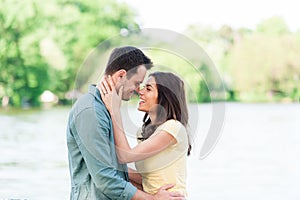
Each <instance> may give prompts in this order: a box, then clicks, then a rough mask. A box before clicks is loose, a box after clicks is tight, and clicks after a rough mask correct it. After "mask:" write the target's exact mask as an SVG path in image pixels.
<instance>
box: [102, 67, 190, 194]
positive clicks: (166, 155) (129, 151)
mask: <svg viewBox="0 0 300 200" xmlns="http://www.w3.org/2000/svg"><path fill="white" fill-rule="evenodd" d="M138 92H139V95H140V102H139V106H138V110H139V111H143V112H145V116H144V119H143V127H142V128H141V130H140V131H139V132H138V135H137V139H138V145H137V146H135V147H134V148H131V147H130V146H129V144H128V141H127V139H126V136H125V132H124V130H123V124H122V119H121V114H120V105H121V96H122V88H121V89H120V90H119V94H117V93H116V90H115V88H114V83H113V81H112V79H111V77H108V79H107V80H104V81H103V82H102V84H100V93H101V97H102V99H103V101H104V103H105V105H106V107H107V109H108V110H109V112H110V114H111V118H112V122H113V129H114V138H115V145H116V150H117V155H118V159H119V162H121V163H130V162H135V164H136V168H137V171H138V172H139V173H141V175H142V183H143V188H144V191H145V192H147V193H150V194H155V193H156V192H157V191H158V189H159V188H160V187H161V186H163V185H166V184H170V183H174V184H175V186H174V188H172V189H171V190H174V191H179V192H181V193H182V194H184V195H185V196H187V191H186V157H187V155H189V154H190V150H191V145H190V142H189V137H188V133H187V126H188V110H187V104H186V97H185V90H184V83H183V81H182V80H181V79H180V78H179V77H177V76H176V75H174V74H172V73H166V72H155V73H152V74H150V75H149V78H148V80H147V82H146V84H145V86H144V87H141V88H140V89H139V91H138Z"/></svg>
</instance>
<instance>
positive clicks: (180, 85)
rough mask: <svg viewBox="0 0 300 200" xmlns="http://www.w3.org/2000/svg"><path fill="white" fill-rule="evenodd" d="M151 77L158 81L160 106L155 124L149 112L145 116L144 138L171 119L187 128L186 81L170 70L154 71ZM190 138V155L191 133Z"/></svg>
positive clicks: (189, 149)
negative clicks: (152, 122)
mask: <svg viewBox="0 0 300 200" xmlns="http://www.w3.org/2000/svg"><path fill="white" fill-rule="evenodd" d="M149 77H153V78H154V79H155V82H156V87H157V91H158V97H157V102H158V106H157V109H156V112H157V113H156V122H155V123H154V124H151V125H150V123H151V119H150V117H149V115H148V113H146V114H145V116H144V118H143V123H144V124H143V127H142V136H143V139H147V138H149V137H150V136H151V135H152V134H153V133H154V131H155V130H156V128H157V127H158V126H159V125H161V124H162V123H164V122H166V121H167V120H170V119H174V120H177V121H179V122H181V123H182V124H183V125H184V127H185V128H187V126H188V118H189V117H188V109H187V103H186V95H185V89H184V82H183V81H182V80H181V79H180V78H179V77H178V76H176V75H175V74H173V73H169V72H154V73H152V74H150V75H149ZM188 138H189V148H188V155H190V151H191V142H190V137H189V134H188Z"/></svg>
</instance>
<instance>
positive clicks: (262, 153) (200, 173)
mask: <svg viewBox="0 0 300 200" xmlns="http://www.w3.org/2000/svg"><path fill="white" fill-rule="evenodd" d="M190 110H192V111H193V112H192V113H193V116H191V119H192V121H193V124H192V126H191V130H192V132H196V133H197V134H195V137H194V148H193V152H192V153H193V155H192V156H190V157H189V159H188V192H189V199H193V200H198V199H204V200H220V199H222V200H227V199H228V200H237V199H243V200H248V199H249V200H250V199H251V200H253V199H255V200H260V199H261V200H266V199H270V200H282V199H289V200H296V199H297V200H298V199H300V191H299V190H298V188H299V187H300V134H299V125H298V124H299V119H300V105H299V104H238V103H234V104H233V103H229V104H226V112H225V114H226V115H225V120H224V123H223V129H222V133H221V134H222V135H221V138H220V140H219V141H218V143H217V145H216V146H215V148H214V150H213V151H212V152H211V153H210V154H209V156H207V157H206V158H205V159H203V160H200V159H199V154H200V149H201V147H202V145H203V142H204V138H205V136H206V134H207V132H208V130H209V128H210V124H211V120H212V119H213V118H212V116H213V113H212V107H211V105H210V104H206V105H191V106H190ZM68 112H69V108H59V109H52V110H41V111H30V112H29V111H24V112H20V113H18V114H14V115H3V114H2V115H0V152H1V156H0V200H2V199H33V200H35V199H36V200H39V199H43V200H44V199H46V200H47V199H69V191H70V183H69V172H68V163H67V149H66V143H65V129H66V121H67V117H68ZM123 115H125V116H127V117H126V121H125V122H127V123H125V124H126V129H127V132H133V131H134V130H135V129H136V128H137V127H138V126H140V119H141V117H142V114H141V113H137V112H135V108H134V107H129V108H128V107H126V109H123ZM195 119H196V120H195ZM129 122H130V123H129ZM195 122H197V123H195ZM128 138H129V139H130V143H131V144H132V145H133V144H134V142H133V141H134V140H133V136H132V135H131V134H129V136H128Z"/></svg>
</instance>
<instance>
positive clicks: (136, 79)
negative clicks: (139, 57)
mask: <svg viewBox="0 0 300 200" xmlns="http://www.w3.org/2000/svg"><path fill="white" fill-rule="evenodd" d="M146 73H147V69H146V67H145V66H144V65H140V66H138V67H137V71H136V73H135V74H133V75H132V76H131V77H130V79H127V78H125V81H124V84H123V86H124V88H123V95H122V100H124V101H128V100H129V99H130V98H131V96H132V95H133V92H134V91H135V90H137V89H138V87H139V85H140V84H141V83H142V82H143V80H144V78H145V75H146Z"/></svg>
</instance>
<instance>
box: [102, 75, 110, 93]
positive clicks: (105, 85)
mask: <svg viewBox="0 0 300 200" xmlns="http://www.w3.org/2000/svg"><path fill="white" fill-rule="evenodd" d="M102 85H103V86H104V89H105V90H104V91H103V92H104V93H105V94H107V92H109V91H111V88H110V86H109V84H108V82H107V78H106V77H105V78H104V79H103V80H102Z"/></svg>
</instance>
